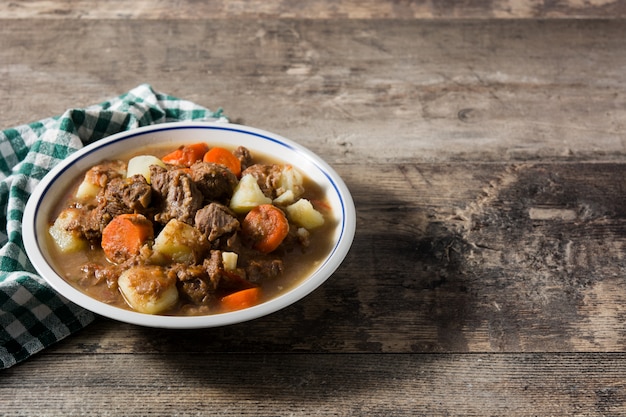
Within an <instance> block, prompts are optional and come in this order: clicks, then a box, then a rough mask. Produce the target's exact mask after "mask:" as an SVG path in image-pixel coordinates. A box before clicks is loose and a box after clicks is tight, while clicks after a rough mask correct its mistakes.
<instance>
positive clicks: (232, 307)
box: [220, 287, 261, 311]
mask: <svg viewBox="0 0 626 417" xmlns="http://www.w3.org/2000/svg"><path fill="white" fill-rule="evenodd" d="M260 300H261V289H260V288H259V287H253V288H248V289H245V290H241V291H237V292H234V293H232V294H229V295H227V296H225V297H222V298H221V300H220V307H221V308H222V311H236V310H242V309H244V308H248V307H252V306H253V305H256V304H258V303H259V301H260Z"/></svg>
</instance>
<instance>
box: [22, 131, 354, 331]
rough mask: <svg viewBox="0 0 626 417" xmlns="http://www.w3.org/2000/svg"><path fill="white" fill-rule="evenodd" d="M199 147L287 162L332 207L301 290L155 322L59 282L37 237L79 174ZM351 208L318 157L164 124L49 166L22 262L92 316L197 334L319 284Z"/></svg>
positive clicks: (338, 254)
mask: <svg viewBox="0 0 626 417" xmlns="http://www.w3.org/2000/svg"><path fill="white" fill-rule="evenodd" d="M199 141H205V142H207V143H209V144H210V145H211V146H217V145H230V146H234V145H237V146H238V145H243V146H245V147H247V148H248V149H249V150H250V151H251V152H253V153H254V152H257V153H262V154H265V155H268V156H271V157H274V158H276V159H279V160H282V161H284V162H286V163H290V164H292V165H294V166H295V167H297V168H298V169H299V170H300V171H301V172H303V173H304V174H305V175H306V176H308V177H309V178H310V179H311V180H313V181H314V182H315V183H317V184H319V185H320V186H321V187H322V189H323V190H324V192H325V194H326V195H327V198H328V202H329V203H330V205H331V206H332V213H333V214H334V216H335V219H334V220H335V222H336V224H337V226H336V227H335V229H334V231H333V236H332V237H331V239H332V241H333V242H334V243H333V246H332V249H331V252H330V255H329V256H328V257H327V258H326V259H325V261H324V262H322V263H321V264H320V266H319V267H318V268H317V269H315V270H314V271H313V273H312V274H310V275H309V276H308V277H306V278H305V279H304V280H302V281H301V283H300V284H299V285H297V286H295V287H294V288H292V289H291V290H289V291H288V292H286V293H284V294H282V295H280V296H278V297H276V298H274V299H271V300H268V301H266V302H264V303H262V304H259V305H257V306H254V307H250V308H247V309H244V310H239V311H234V312H229V313H221V314H213V315H206V316H160V315H148V314H142V313H138V312H134V311H130V310H125V309H122V308H118V307H114V306H111V305H108V304H106V303H103V302H100V301H98V300H96V299H94V298H92V297H90V296H88V295H86V294H84V293H83V292H81V291H80V290H78V289H76V288H74V287H73V286H72V285H71V284H69V283H68V282H66V281H65V280H64V279H63V278H62V277H61V276H59V274H58V273H57V272H56V271H55V269H54V267H53V266H52V265H53V264H54V263H53V260H52V259H51V258H50V257H51V252H50V251H49V250H48V248H47V244H48V242H47V239H46V238H45V236H46V234H47V230H48V227H49V220H50V218H51V216H52V214H53V213H54V212H55V210H56V209H57V208H58V204H60V201H59V198H60V196H63V195H65V193H66V192H67V190H68V186H69V184H71V183H72V182H73V181H74V180H75V179H76V178H77V177H78V176H79V175H81V174H82V173H83V172H84V171H86V170H87V169H89V168H90V167H91V166H93V165H95V164H97V163H98V162H100V161H103V160H105V159H112V158H115V157H117V156H118V155H121V154H126V153H128V152H129V151H132V150H134V149H138V150H139V149H141V148H144V147H146V146H153V145H155V144H163V145H167V146H169V145H171V146H172V148H174V147H176V146H178V145H182V144H189V143H193V142H199ZM355 217H356V216H355V209H354V203H353V201H352V198H351V196H350V193H349V191H348V189H347V187H346V186H345V184H344V182H343V181H342V180H341V178H340V177H339V176H338V175H337V173H336V172H335V171H334V170H333V169H332V168H331V167H330V166H328V164H326V163H325V162H324V161H323V160H322V159H321V158H319V157H318V156H317V155H315V154H314V153H312V152H311V151H309V150H308V149H306V148H304V147H302V146H300V145H298V144H297V143H295V142H293V141H291V140H288V139H286V138H283V137H280V136H278V135H275V134H272V133H269V132H265V131H262V130H259V129H253V128H250V127H247V126H241V125H234V124H229V123H223V122H213V123H202V122H178V123H167V124H161V125H155V126H149V127H145V128H139V129H135V130H132V131H128V132H123V133H120V134H117V135H113V136H110V137H108V138H105V139H102V140H100V141H98V142H95V143H93V144H91V145H89V146H87V147H85V148H83V149H81V150H79V151H78V152H76V153H75V154H73V155H71V156H70V157H69V158H67V159H66V160H64V161H62V162H61V163H60V164H59V165H57V166H56V167H55V168H54V169H53V170H52V171H51V172H50V173H49V174H48V175H47V176H46V177H45V178H44V179H43V180H42V181H41V182H40V184H39V185H38V186H37V188H36V189H35V191H34V192H33V194H32V196H31V198H30V199H29V201H28V203H27V206H26V209H25V213H24V221H23V233H24V244H25V247H26V251H27V253H28V256H29V258H30V260H31V262H32V263H33V265H34V266H35V268H36V269H37V271H38V272H39V273H40V274H41V275H42V277H43V278H44V279H45V280H46V281H47V282H48V283H49V284H50V285H51V286H52V287H53V288H54V289H55V290H56V291H58V292H59V293H60V294H61V295H63V296H64V297H65V298H67V299H69V300H70V301H72V302H74V303H76V304H78V305H80V306H81V307H84V308H86V309H88V310H91V311H93V312H95V313H97V314H100V315H103V316H106V317H109V318H113V319H116V320H119V321H123V322H128V323H133V324H138V325H143V326H151V327H164V328H201V327H213V326H221V325H226V324H232V323H237V322H242V321H247V320H251V319H254V318H257V317H261V316H264V315H267V314H270V313H272V312H275V311H277V310H279V309H281V308H284V307H286V306H287V305H290V304H292V303H294V302H296V301H298V300H299V299H301V298H302V297H304V296H306V295H307V294H309V293H310V292H311V291H313V290H314V289H315V288H317V287H318V286H319V285H321V284H322V283H323V282H324V281H325V280H326V279H327V278H328V277H329V276H330V275H331V274H332V273H333V272H334V271H335V270H336V269H337V267H338V266H339V265H340V264H341V262H342V261H343V259H344V258H345V256H346V255H347V252H348V250H349V248H350V246H351V243H352V239H353V237H354V233H355Z"/></svg>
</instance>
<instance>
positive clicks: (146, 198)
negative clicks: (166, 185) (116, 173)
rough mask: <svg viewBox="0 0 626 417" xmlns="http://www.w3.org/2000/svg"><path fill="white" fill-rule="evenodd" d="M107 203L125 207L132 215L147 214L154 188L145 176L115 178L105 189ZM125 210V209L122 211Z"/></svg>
mask: <svg viewBox="0 0 626 417" xmlns="http://www.w3.org/2000/svg"><path fill="white" fill-rule="evenodd" d="M103 198H104V200H105V203H106V204H107V205H109V204H112V203H114V204H117V205H119V206H120V207H125V208H126V209H127V210H126V211H128V212H130V213H133V212H134V213H142V214H143V213H145V211H146V209H147V208H148V207H149V206H150V202H151V200H152V188H151V187H150V184H148V181H146V178H145V177H144V176H143V175H140V174H137V175H133V176H132V177H130V178H114V179H112V180H110V181H109V183H108V184H107V186H106V187H105V189H104V196H103ZM121 210H124V209H121Z"/></svg>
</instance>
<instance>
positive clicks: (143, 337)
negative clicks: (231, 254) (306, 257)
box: [0, 0, 626, 416]
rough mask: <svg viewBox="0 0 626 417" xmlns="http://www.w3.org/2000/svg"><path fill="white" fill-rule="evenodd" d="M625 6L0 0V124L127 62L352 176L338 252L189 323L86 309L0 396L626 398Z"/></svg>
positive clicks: (547, 409) (265, 410) (162, 85)
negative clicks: (291, 290)
mask: <svg viewBox="0 0 626 417" xmlns="http://www.w3.org/2000/svg"><path fill="white" fill-rule="evenodd" d="M624 17H626V3H625V2H620V1H608V0H604V1H603V0H594V1H574V0H571V1H565V0H563V1H550V2H548V1H536V0H523V1H513V0H510V1H504V0H502V1H497V0H494V1H479V0H473V1H464V2H452V1H442V2H439V1H372V0H370V1H360V2H359V1H339V2H336V1H322V0H316V1H311V2H306V3H305V4H302V3H301V2H297V1H295V0H285V1H250V2H246V3H244V2H227V1H213V2H192V1H147V0H142V1H138V2H133V3H132V6H130V5H129V4H128V3H127V2H122V1H109V2H92V1H86V0H85V1H61V0H51V1H23V2H4V3H1V4H0V38H1V39H2V46H0V94H2V100H0V127H1V128H8V127H12V126H14V125H17V124H21V123H27V122H30V121H34V120H38V119H41V118H43V117H47V116H51V115H56V114H60V113H62V112H63V111H64V110H65V109H66V108H69V107H82V106H86V105H89V104H94V103H98V102H100V101H103V100H105V99H107V98H109V97H112V96H115V95H118V94H120V93H123V92H125V91H127V90H128V89H130V88H133V87H135V86H136V85H138V84H140V83H144V82H147V83H150V84H152V85H153V86H154V87H155V89H157V90H159V91H163V92H166V93H168V94H172V95H175V96H178V97H181V98H185V99H189V100H191V101H194V102H196V103H199V104H202V105H204V106H207V107H209V108H212V109H216V108H217V107H222V108H223V109H224V111H225V113H226V114H227V115H228V116H229V117H230V118H231V119H232V120H233V121H235V122H238V123H243V124H247V125H250V126H255V127H258V128H262V129H267V130H269V131H273V132H276V133H279V134H281V135H283V136H286V137H289V138H292V139H294V140H296V141H298V142H300V143H302V144H303V145H305V146H307V147H308V148H310V149H311V150H313V151H314V152H316V153H317V154H319V155H320V156H322V157H323V158H324V159H325V160H326V161H328V162H329V163H330V164H331V165H332V166H333V167H334V168H335V169H336V170H337V171H338V172H339V173H340V175H341V176H342V177H343V178H344V179H345V181H346V183H347V185H348V187H349V188H350V189H351V191H352V193H353V197H354V199H355V203H356V207H357V216H358V217H357V235H356V238H355V241H354V245H353V249H352V250H351V252H350V254H349V255H348V257H347V259H346V261H345V262H344V264H343V265H342V266H341V267H340V269H339V270H338V271H337V273H336V274H335V275H334V276H333V277H332V278H331V279H330V280H329V281H328V282H327V283H326V284H325V285H323V286H322V287H321V288H320V289H318V290H317V291H316V292H314V293H313V294H312V295H310V296H309V297H307V298H305V299H304V300H302V301H301V302H299V303H297V304H296V305H293V306H291V307H289V308H287V309H285V310H283V311H281V312H278V313H276V314H273V315H271V316H268V317H265V318H262V319H259V320H256V321H254V322H250V323H244V324H239V325H235V326H229V327H225V328H218V329H208V330H202V331H171V330H156V329H146V328H139V327H134V326H130V325H124V324H120V323H117V322H112V321H109V320H105V319H100V320H98V321H97V322H96V323H94V324H93V325H91V326H90V327H88V328H87V329H85V330H84V331H82V332H80V333H79V334H77V335H75V336H72V337H70V338H68V339H66V340H65V341H63V342H61V343H59V344H57V345H55V346H54V347H52V348H51V349H48V350H46V351H45V352H43V353H42V354H40V355H38V356H36V357H34V358H32V359H30V360H28V361H27V362H25V363H23V364H21V365H18V366H15V367H13V368H11V369H9V370H8V371H5V372H3V375H1V376H0V410H3V411H2V412H0V414H1V413H5V414H6V415H66V416H67V415H137V416H139V415H181V416H183V415H184V416H187V415H205V414H209V413H211V414H219V415H232V416H234V415H237V416H242V415H297V416H300V415H302V416H310V415H341V416H361V415H372V416H394V415H398V416H400V415H412V414H418V415H509V416H513V415H519V416H529V415H545V416H548V415H607V416H612V415H620V414H623V413H624V412H626V408H625V402H626V355H625V353H624V351H625V347H626V331H625V330H624V323H625V322H626V283H625V282H624V277H625V270H626V246H625V243H626V242H625V237H626V232H625V227H626V196H625V193H624V191H625V189H626V185H624V184H625V183H624V177H625V174H626V165H625V164H624V157H625V156H626V148H625V143H624V140H625V138H626V136H625V134H626V43H625V42H624V40H625V39H626V24H625V21H624V20H623V19H624Z"/></svg>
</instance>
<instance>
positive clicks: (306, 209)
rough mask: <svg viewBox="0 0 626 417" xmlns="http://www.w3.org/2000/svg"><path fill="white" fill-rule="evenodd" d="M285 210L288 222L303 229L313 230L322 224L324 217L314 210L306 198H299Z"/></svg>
mask: <svg viewBox="0 0 626 417" xmlns="http://www.w3.org/2000/svg"><path fill="white" fill-rule="evenodd" d="M286 210H287V215H288V216H289V220H291V221H292V222H294V223H295V224H297V225H298V226H302V227H304V228H305V229H308V230H311V229H315V228H316V227H320V226H321V225H323V224H324V216H323V215H322V213H320V212H319V211H317V210H315V208H314V207H313V204H311V202H310V201H309V200H307V199H306V198H301V199H300V200H298V201H296V202H295V203H293V204H291V205H289V206H287V208H286Z"/></svg>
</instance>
